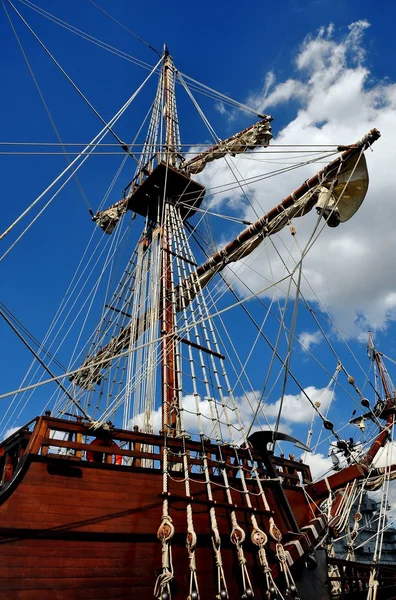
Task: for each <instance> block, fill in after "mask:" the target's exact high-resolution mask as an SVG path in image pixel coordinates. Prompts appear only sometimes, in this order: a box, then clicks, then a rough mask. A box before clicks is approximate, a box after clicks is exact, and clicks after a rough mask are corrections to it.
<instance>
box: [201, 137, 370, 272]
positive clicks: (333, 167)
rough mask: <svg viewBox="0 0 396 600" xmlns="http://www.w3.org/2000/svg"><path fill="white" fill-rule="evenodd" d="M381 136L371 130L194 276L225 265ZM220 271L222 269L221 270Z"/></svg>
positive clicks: (245, 231) (202, 266)
mask: <svg viewBox="0 0 396 600" xmlns="http://www.w3.org/2000/svg"><path fill="white" fill-rule="evenodd" d="M380 136H381V134H380V132H379V131H378V129H371V131H369V133H368V134H367V135H365V136H364V137H363V138H362V139H361V140H360V141H358V142H356V144H353V145H352V146H350V147H349V148H348V150H346V151H345V152H343V153H342V154H341V156H339V157H338V158H336V159H335V160H333V161H332V162H331V163H330V164H328V165H327V166H326V167H325V168H324V169H322V170H321V171H319V172H318V173H316V175H314V176H313V177H311V179H308V180H307V181H305V182H304V183H303V184H302V186H300V187H299V188H298V189H297V190H295V192H293V193H292V194H290V195H289V196H287V198H285V199H284V200H282V202H280V203H279V204H278V205H277V206H275V207H274V208H273V209H272V210H270V212H268V213H267V214H265V215H263V216H262V217H261V218H260V219H259V220H258V221H256V222H255V223H253V225H251V226H250V227H248V228H247V229H245V230H244V231H242V233H240V234H239V235H238V237H236V238H235V239H234V240H232V241H231V242H230V243H229V244H227V246H225V247H224V248H223V249H222V250H219V252H217V253H216V254H214V255H213V256H211V257H210V258H209V260H207V261H206V262H205V263H204V264H202V265H201V266H200V267H198V269H197V270H196V271H195V274H193V275H194V276H197V277H201V276H202V275H204V274H205V273H207V272H208V271H211V270H212V269H214V268H215V267H216V266H218V265H221V264H222V263H224V265H225V264H226V260H227V257H228V256H230V255H231V254H232V253H233V252H235V250H237V248H239V247H240V246H241V245H242V244H243V243H244V242H247V241H249V240H250V239H252V238H253V237H254V236H255V235H257V234H258V233H259V232H260V231H263V230H264V229H265V227H266V226H267V225H268V223H270V222H271V221H272V220H273V219H274V218H275V217H276V216H277V215H279V214H280V213H282V212H283V211H284V210H285V209H287V208H290V206H293V204H294V203H295V202H296V201H297V200H299V199H300V198H301V197H302V196H303V195H304V194H306V193H307V192H309V190H311V189H312V188H314V187H315V186H316V185H318V184H320V182H321V181H322V180H323V179H325V178H329V177H331V176H332V175H335V173H336V172H337V170H338V167H339V166H340V163H341V162H344V161H346V160H347V159H349V158H351V157H352V156H353V155H355V154H358V153H359V152H360V151H361V150H362V148H364V149H366V148H368V147H369V146H371V145H372V144H373V143H374V142H375V141H376V140H378V139H379V137H380ZM219 270H220V269H219Z"/></svg>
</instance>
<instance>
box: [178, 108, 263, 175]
mask: <svg viewBox="0 0 396 600" xmlns="http://www.w3.org/2000/svg"><path fill="white" fill-rule="evenodd" d="M270 120H271V117H269V116H268V117H266V118H265V119H262V120H261V121H259V122H258V123H255V124H254V125H252V126H251V127H247V128H246V129H244V130H243V131H240V132H239V133H236V134H235V135H233V136H231V137H229V138H227V139H226V140H223V141H222V142H220V143H218V144H216V145H215V146H212V147H211V148H208V150H205V152H202V153H201V154H198V156H194V158H192V159H191V160H188V161H187V162H185V163H184V164H183V167H182V171H183V172H185V173H187V174H189V175H196V174H197V173H201V171H203V170H204V168H205V166H206V165H207V163H209V162H212V161H213V160H216V159H218V158H223V157H224V156H227V154H231V155H235V154H242V153H243V152H246V151H247V150H253V149H254V148H257V147H258V146H263V147H264V148H266V147H267V146H268V145H269V143H270V140H271V138H272V133H271V126H270Z"/></svg>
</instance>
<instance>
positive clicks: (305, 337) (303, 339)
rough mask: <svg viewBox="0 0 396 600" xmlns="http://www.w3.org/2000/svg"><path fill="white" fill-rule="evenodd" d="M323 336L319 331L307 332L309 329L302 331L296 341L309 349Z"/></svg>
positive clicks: (318, 342)
mask: <svg viewBox="0 0 396 600" xmlns="http://www.w3.org/2000/svg"><path fill="white" fill-rule="evenodd" d="M322 339H323V337H322V334H321V333H320V331H314V332H313V333H309V331H303V332H302V333H300V335H299V336H298V341H299V342H300V344H302V346H304V348H305V349H306V350H311V347H312V346H317V345H318V344H320V342H321V341H322Z"/></svg>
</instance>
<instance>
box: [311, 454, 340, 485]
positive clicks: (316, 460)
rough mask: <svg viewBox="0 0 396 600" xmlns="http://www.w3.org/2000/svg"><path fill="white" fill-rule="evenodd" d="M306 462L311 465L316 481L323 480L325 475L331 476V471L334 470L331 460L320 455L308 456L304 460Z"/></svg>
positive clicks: (313, 477)
mask: <svg viewBox="0 0 396 600" xmlns="http://www.w3.org/2000/svg"><path fill="white" fill-rule="evenodd" d="M304 462H305V463H306V464H307V465H309V467H310V469H311V474H312V479H313V480H314V481H316V480H317V479H321V478H322V477H323V476H324V475H329V471H331V469H332V468H333V462H332V460H331V458H330V457H328V456H324V455H323V454H320V453H318V454H307V456H306V457H305V458H304Z"/></svg>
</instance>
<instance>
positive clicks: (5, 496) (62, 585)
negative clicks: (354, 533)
mask: <svg viewBox="0 0 396 600" xmlns="http://www.w3.org/2000/svg"><path fill="white" fill-rule="evenodd" d="M33 425H34V428H33V431H32V432H30V431H29V430H27V429H24V430H20V431H19V432H17V433H16V434H14V435H13V436H12V437H11V438H9V440H7V441H6V442H3V444H2V447H1V454H2V461H3V469H4V474H5V475H3V481H4V479H7V478H8V477H9V476H10V479H9V481H6V482H4V483H3V485H2V489H1V491H0V517H1V526H0V542H1V548H2V552H1V554H2V561H1V562H2V564H1V578H0V597H1V598H2V599H7V598H10V599H11V598H12V599H13V598H18V599H19V598H20V599H26V600H33V599H40V600H45V599H47V598H48V599H51V600H53V599H54V598H56V599H60V600H66V599H72V598H80V597H84V598H107V599H108V598H125V599H126V598H132V597H139V598H141V599H142V600H144V599H149V598H153V593H154V585H155V582H156V579H157V577H158V575H159V574H160V573H161V542H160V541H159V540H158V538H157V529H158V527H159V525H160V523H161V516H162V508H163V498H164V493H163V487H162V483H163V481H162V472H161V470H160V469H159V468H155V465H156V462H157V463H158V465H159V461H160V458H161V447H162V446H161V443H162V442H161V437H160V436H146V435H145V434H139V433H132V432H126V431H121V430H117V431H115V432H114V437H113V439H115V440H116V443H117V444H118V445H121V444H122V443H124V444H125V445H126V446H128V448H130V449H124V450H122V449H118V450H117V452H118V453H119V455H118V456H120V455H122V456H123V458H124V461H129V462H130V463H131V464H129V465H117V464H111V463H112V462H113V461H114V455H112V454H110V452H114V449H109V448H107V450H106V448H104V453H103V454H104V456H106V457H107V458H105V459H104V460H105V461H106V460H107V461H108V462H107V463H106V462H96V461H94V462H88V461H87V460H85V456H86V452H87V451H89V445H88V444H86V443H85V444H84V443H82V441H79V440H81V436H82V435H83V433H85V434H86V433H87V426H86V425H84V424H82V423H76V422H72V421H63V420H61V419H53V418H49V417H41V418H39V419H38V420H37V422H35V423H33ZM54 431H56V432H58V434H59V433H61V432H63V433H66V437H67V438H68V439H67V441H65V440H62V439H56V438H54V437H51V436H52V435H53V433H54ZM147 437H148V438H149V439H147V441H146V439H145V438H147ZM142 439H143V440H144V441H146V444H145V445H146V447H147V446H148V444H147V442H149V443H150V446H149V447H150V450H149V451H143V450H142V449H141V448H142V447H143V444H142ZM73 440H74V441H73ZM171 445H173V447H175V448H176V447H177V441H176V440H175V441H174V442H173V444H171ZM179 445H180V442H179ZM196 445H197V444H196V443H193V442H191V443H190V446H191V455H192V454H193V451H192V449H193V447H194V446H196ZM24 446H26V450H25V448H24ZM97 448H98V449H99V450H102V447H96V448H95V449H97ZM59 450H61V452H63V453H57V452H59ZM106 452H107V454H106ZM212 452H213V453H214V452H215V446H213V447H211V446H208V456H212V461H213V463H214V462H215V454H211V453H212ZM231 454H232V453H231V451H229V452H228V458H227V460H229V461H230V487H231V494H232V501H233V504H230V503H229V502H228V500H227V497H226V493H225V490H224V487H223V486H222V485H221V482H220V478H218V480H219V485H216V476H213V477H212V489H213V501H212V502H210V501H209V500H208V497H207V494H206V490H205V485H204V480H203V477H202V476H200V475H199V474H198V473H197V474H196V475H194V477H193V478H191V496H190V497H189V498H187V497H186V494H185V489H184V481H183V475H182V473H181V472H180V470H179V471H178V469H177V464H178V463H177V460H175V470H174V476H173V477H172V479H171V482H172V483H171V486H170V488H169V490H168V497H169V514H170V515H171V518H172V520H173V525H174V527H175V533H174V536H173V537H172V540H171V546H172V560H173V568H174V581H173V582H172V597H173V598H175V599H178V598H180V599H181V598H187V597H188V595H189V590H190V573H191V570H190V566H189V556H188V552H187V550H186V533H187V523H186V505H187V504H188V503H191V506H192V510H193V516H194V525H195V531H196V534H197V540H198V541H197V547H196V552H195V556H196V572H197V580H198V585H199V591H200V597H201V598H215V597H216V595H217V594H218V592H219V591H218V587H217V586H218V580H217V575H216V569H217V567H216V565H215V561H214V554H213V548H212V539H211V536H210V531H211V524H210V516H209V507H210V506H215V507H216V518H217V523H218V526H219V532H220V536H221V542H222V544H221V557H222V561H223V567H224V576H225V580H226V581H227V582H228V593H229V598H230V599H234V598H235V599H236V598H240V597H241V595H242V593H243V590H242V588H241V576H240V573H241V569H240V565H239V564H238V558H237V553H236V551H235V545H234V544H233V543H232V542H231V540H230V530H231V529H230V527H231V522H230V511H231V510H235V511H236V514H237V517H238V522H239V524H240V525H241V527H242V528H243V529H244V530H245V531H246V532H247V533H248V532H251V530H252V524H251V521H250V517H251V514H252V513H254V515H255V516H256V519H257V522H258V524H259V526H260V528H262V529H263V531H268V528H269V518H270V517H271V516H273V517H274V518H275V520H276V522H277V523H282V524H283V532H282V533H283V534H284V535H285V536H286V538H285V541H286V543H285V549H287V548H289V551H290V555H289V561H290V563H292V562H293V563H294V562H297V561H298V560H300V562H301V560H303V559H304V556H302V557H300V556H299V553H298V550H299V548H303V549H304V554H305V552H306V551H308V550H310V547H311V546H312V543H313V542H314V541H315V540H316V539H317V538H318V537H319V535H320V530H321V529H324V527H325V522H324V520H322V519H315V522H314V525H312V514H311V515H310V514H309V506H308V505H307V503H306V500H305V496H304V493H303V490H302V488H301V487H299V486H298V485H296V483H297V481H299V477H300V476H304V477H308V476H309V469H308V467H306V466H305V465H301V464H300V463H295V465H293V464H292V462H291V461H287V460H286V461H285V460H283V462H284V463H285V464H284V465H283V468H284V469H285V472H286V470H287V469H288V481H289V484H290V485H286V486H285V488H284V490H285V493H286V497H287V498H288V499H289V501H290V502H292V503H293V514H294V516H295V518H296V519H297V522H298V527H299V529H300V533H298V534H294V535H290V534H288V533H287V532H288V529H289V527H290V524H289V523H288V520H287V516H286V514H285V510H284V505H282V501H280V496H279V492H281V495H282V490H281V488H279V489H278V490H276V489H275V488H274V489H271V484H270V482H268V481H266V480H265V479H264V475H263V483H264V484H266V485H265V487H266V496H267V497H268V501H269V504H270V510H269V511H267V510H264V509H263V507H262V504H261V501H260V498H259V493H258V489H257V485H256V483H255V482H254V480H253V479H251V480H250V481H249V483H248V485H249V488H250V489H251V491H254V490H255V491H256V493H257V496H256V498H257V501H256V505H254V506H252V508H249V507H247V506H246V504H245V502H244V499H243V493H242V491H241V487H240V483H239V482H238V480H237V479H236V478H234V477H233V476H232V459H231ZM190 460H191V468H193V463H194V460H193V459H192V458H191V459H190ZM278 460H279V461H282V459H278ZM11 461H12V462H13V463H14V464H13V465H12V466H11ZM16 461H17V462H16ZM144 461H151V465H152V466H151V467H150V468H147V467H145V466H142V463H144ZM153 467H154V468H153ZM246 468H247V469H248V468H249V465H247V467H246ZM296 468H298V474H297V470H296ZM213 469H214V467H213ZM11 471H12V473H11ZM7 473H8V475H6V474H7ZM213 484H214V485H213ZM252 497H254V496H252ZM309 521H311V523H310V522H309ZM305 525H308V527H307V528H306V529H305V530H304V529H303V528H304V526H305ZM287 537H288V538H289V542H290V541H291V542H292V543H291V544H289V547H288V544H287ZM296 540H300V541H299V543H298V544H295V541H296ZM271 547H272V548H271ZM244 551H245V558H246V560H247V567H248V571H249V574H250V577H251V581H252V586H253V589H254V593H255V597H257V598H261V597H262V598H265V597H266V596H265V589H266V585H265V577H264V573H263V569H262V567H261V566H260V564H259V560H258V552H257V547H256V546H255V545H254V544H253V543H252V542H251V540H250V539H249V536H247V539H246V542H245V544H244ZM267 552H268V557H269V559H270V560H271V559H272V563H273V564H272V568H273V573H274V576H275V577H276V576H277V575H278V574H279V573H278V568H277V567H276V564H275V561H274V560H273V558H274V553H275V543H274V542H270V543H269V544H268V548H267Z"/></svg>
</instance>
